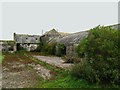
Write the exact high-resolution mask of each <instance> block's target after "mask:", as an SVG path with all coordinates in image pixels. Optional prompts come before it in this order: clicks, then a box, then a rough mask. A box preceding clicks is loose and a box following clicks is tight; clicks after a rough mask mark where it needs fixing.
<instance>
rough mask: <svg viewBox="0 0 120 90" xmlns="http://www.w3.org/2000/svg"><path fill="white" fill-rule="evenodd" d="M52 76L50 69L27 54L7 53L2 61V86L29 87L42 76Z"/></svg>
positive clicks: (44, 77) (45, 77) (47, 77)
mask: <svg viewBox="0 0 120 90" xmlns="http://www.w3.org/2000/svg"><path fill="white" fill-rule="evenodd" d="M50 77H52V75H51V73H50V70H48V69H46V68H45V67H43V66H41V65H39V64H38V63H37V62H35V61H33V60H31V59H30V58H28V57H26V56H25V55H21V54H18V53H16V54H5V57H4V60H3V63H2V88H29V87H33V86H34V85H35V84H36V83H37V81H38V80H40V79H41V78H42V79H49V78H50Z"/></svg>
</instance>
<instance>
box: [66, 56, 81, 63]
mask: <svg viewBox="0 0 120 90" xmlns="http://www.w3.org/2000/svg"><path fill="white" fill-rule="evenodd" d="M64 60H65V62H66V63H79V62H81V60H82V58H80V57H77V56H76V57H75V56H70V55H69V56H64Z"/></svg>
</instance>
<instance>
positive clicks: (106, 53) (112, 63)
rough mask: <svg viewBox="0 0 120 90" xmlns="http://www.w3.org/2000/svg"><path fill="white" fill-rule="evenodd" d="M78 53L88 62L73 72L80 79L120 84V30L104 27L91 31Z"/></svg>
mask: <svg viewBox="0 0 120 90" xmlns="http://www.w3.org/2000/svg"><path fill="white" fill-rule="evenodd" d="M77 53H78V55H79V56H80V57H84V58H86V60H87V64H86V63H84V64H83V65H78V66H76V67H75V68H74V70H72V72H74V73H76V75H77V76H78V77H80V78H84V79H87V80H89V81H92V82H94V81H95V82H104V83H107V84H108V83H110V84H120V66H119V65H120V60H119V58H120V31H119V30H114V29H112V28H110V27H104V26H98V27H96V28H93V29H91V30H90V32H89V34H88V37H87V38H85V39H83V41H81V42H80V44H79V45H78V48H77ZM88 67H89V68H88ZM75 69H76V70H75ZM78 69H79V70H78ZM81 74H82V75H81ZM93 76H94V78H93Z"/></svg>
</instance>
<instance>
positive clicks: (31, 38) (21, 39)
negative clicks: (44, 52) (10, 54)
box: [14, 33, 40, 51]
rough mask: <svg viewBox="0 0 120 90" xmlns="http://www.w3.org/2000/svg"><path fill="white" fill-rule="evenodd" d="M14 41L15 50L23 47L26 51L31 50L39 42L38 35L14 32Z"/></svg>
mask: <svg viewBox="0 0 120 90" xmlns="http://www.w3.org/2000/svg"><path fill="white" fill-rule="evenodd" d="M14 41H15V42H16V50H20V49H25V50H27V51H33V50H35V49H36V48H37V46H38V44H39V43H40V35H28V34H16V33H14Z"/></svg>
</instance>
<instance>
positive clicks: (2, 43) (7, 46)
mask: <svg viewBox="0 0 120 90" xmlns="http://www.w3.org/2000/svg"><path fill="white" fill-rule="evenodd" d="M0 51H2V52H8V51H16V44H15V41H6V40H0Z"/></svg>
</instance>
